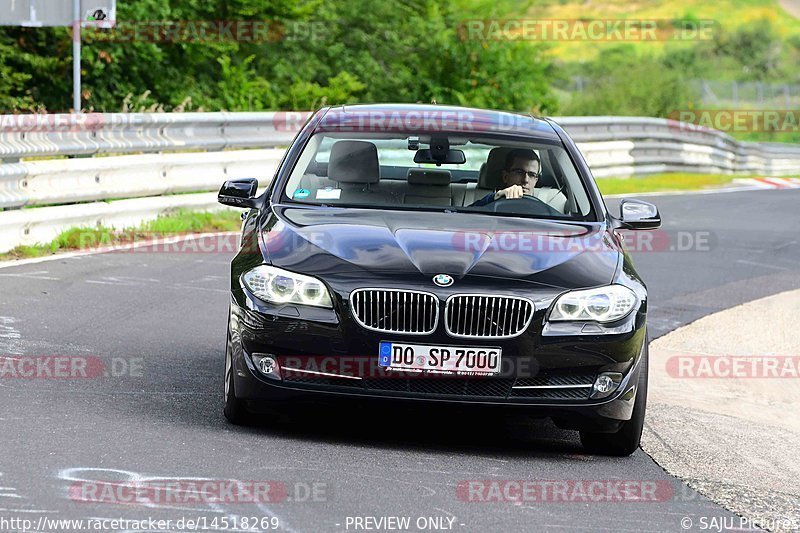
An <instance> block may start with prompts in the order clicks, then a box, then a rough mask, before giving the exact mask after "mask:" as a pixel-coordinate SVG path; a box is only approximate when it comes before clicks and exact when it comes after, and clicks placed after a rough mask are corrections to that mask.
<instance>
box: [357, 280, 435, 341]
mask: <svg viewBox="0 0 800 533" xmlns="http://www.w3.org/2000/svg"><path fill="white" fill-rule="evenodd" d="M373 301H374V302H375V305H374V306H373V305H372V302H373ZM350 302H351V309H352V312H353V316H354V317H355V319H356V322H358V323H359V324H360V325H361V326H363V327H365V328H367V329H371V330H374V331H382V332H386V333H407V334H411V335H429V334H431V333H433V332H434V331H435V330H436V326H437V324H438V321H439V305H438V304H439V300H438V299H437V298H436V296H435V295H433V294H431V293H428V292H422V291H412V290H401V289H356V290H354V291H353V292H352V294H351V295H350ZM363 302H368V304H367V305H364V304H363Z"/></svg>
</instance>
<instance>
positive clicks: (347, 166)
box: [328, 141, 381, 183]
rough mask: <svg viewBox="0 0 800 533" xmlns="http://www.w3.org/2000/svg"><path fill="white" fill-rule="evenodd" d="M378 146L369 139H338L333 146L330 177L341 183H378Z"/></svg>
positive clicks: (379, 175) (329, 167)
mask: <svg viewBox="0 0 800 533" xmlns="http://www.w3.org/2000/svg"><path fill="white" fill-rule="evenodd" d="M380 173H381V170H380V165H379V163H378V148H377V147H376V146H375V145H374V144H372V143H371V142H367V141H336V142H335V143H333V146H331V157H330V159H329V161H328V178H330V179H332V180H334V181H338V182H339V183H378V181H380V179H381V174H380Z"/></svg>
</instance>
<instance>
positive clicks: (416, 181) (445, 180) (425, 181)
mask: <svg viewBox="0 0 800 533" xmlns="http://www.w3.org/2000/svg"><path fill="white" fill-rule="evenodd" d="M450 179H451V175H450V171H449V170H434V169H430V168H409V169H408V184H409V185H438V186H443V185H450Z"/></svg>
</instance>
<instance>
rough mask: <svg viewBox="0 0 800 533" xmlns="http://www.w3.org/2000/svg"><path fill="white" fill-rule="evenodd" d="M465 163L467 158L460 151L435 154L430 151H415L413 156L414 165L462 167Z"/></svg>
mask: <svg viewBox="0 0 800 533" xmlns="http://www.w3.org/2000/svg"><path fill="white" fill-rule="evenodd" d="M466 162H467V156H465V155H464V152H462V151H461V150H447V151H446V152H443V153H435V152H434V151H432V150H428V149H422V150H417V153H415V154H414V163H435V164H436V165H441V164H448V165H463V164H464V163H466Z"/></svg>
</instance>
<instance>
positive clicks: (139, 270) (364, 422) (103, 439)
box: [0, 190, 800, 532]
mask: <svg viewBox="0 0 800 533" xmlns="http://www.w3.org/2000/svg"><path fill="white" fill-rule="evenodd" d="M651 200H652V201H654V202H655V203H657V205H659V207H660V208H661V213H662V217H663V219H664V221H665V223H664V230H665V233H664V234H663V235H666V236H668V237H669V239H668V243H669V246H675V245H678V246H688V245H687V243H686V241H687V240H688V237H685V236H684V237H679V236H678V235H681V234H682V233H681V232H683V233H686V234H690V235H699V236H700V241H701V243H703V244H702V245H701V246H699V247H694V249H692V250H689V251H672V252H670V251H660V252H648V253H645V252H641V253H637V254H636V262H637V267H638V268H639V271H640V272H641V273H642V275H643V276H644V277H645V279H646V281H647V283H648V285H649V289H650V294H651V302H650V305H651V308H650V309H651V311H650V324H651V332H652V333H653V335H654V336H659V335H662V334H664V333H665V332H667V331H669V330H671V329H673V328H675V327H677V326H680V325H682V324H686V323H688V322H690V321H692V320H694V319H696V318H698V317H700V316H703V315H705V314H708V313H711V312H714V311H717V310H720V309H724V308H727V307H730V306H732V305H735V304H738V303H741V302H745V301H748V300H752V299H754V298H758V297H761V296H765V295H768V294H773V293H776V292H780V291H783V290H787V289H794V288H798V287H800V244H798V239H800V237H798V229H799V228H800V214H799V213H798V209H797V205H798V202H799V201H800V191H797V190H781V191H756V192H739V193H726V194H714V195H692V196H672V197H666V196H665V197H658V198H653V199H651ZM612 203H614V202H613V201H609V204H612ZM679 239H683V240H684V242H682V243H678V240H679ZM706 242H707V243H708V244H709V246H708V247H706V246H705V243H706ZM669 246H667V248H669ZM229 258H230V254H225V253H216V254H212V253H206V254H203V253H191V254H186V253H184V254H173V253H153V254H144V253H111V254H101V255H91V256H83V257H76V258H65V259H59V260H56V261H51V262H46V263H40V264H30V265H23V266H14V267H11V268H4V269H0V355H5V356H9V355H10V356H12V357H25V356H28V357H46V356H80V357H83V358H84V359H82V361H88V362H89V375H91V374H92V373H93V372H95V371H96V370H97V369H99V371H98V372H99V374H98V377H97V378H96V379H55V378H54V379H31V378H22V377H20V378H12V377H6V378H0V529H2V530H14V528H13V527H9V526H6V527H2V522H1V520H2V519H3V518H6V519H8V518H11V517H17V518H27V519H30V520H33V521H34V524H38V520H39V517H42V516H46V517H48V518H52V519H67V518H89V517H94V518H116V517H127V518H130V519H145V518H148V517H152V518H172V519H173V520H177V519H180V518H181V517H192V518H199V517H206V520H207V521H208V522H207V523H209V524H210V523H211V520H212V519H213V518H214V517H217V519H219V518H221V517H227V518H228V519H229V520H232V519H233V518H234V517H266V516H273V517H277V518H276V520H277V521H278V522H279V524H280V529H281V530H285V531H345V530H349V531H354V530H357V529H355V527H354V522H353V517H367V516H370V517H375V518H380V517H386V516H408V517H410V518H411V530H412V531H413V530H417V528H416V526H417V524H416V521H417V519H418V518H419V517H444V518H450V519H452V526H451V528H452V530H454V531H532V530H548V531H559V530H562V531H585V530H591V531H603V530H607V531H637V532H639V531H682V530H684V529H682V527H681V523H682V522H681V521H682V519H684V517H686V516H689V517H690V518H692V519H693V523H694V524H695V526H694V529H693V530H695V531H699V530H700V529H699V524H700V521H699V519H700V517H704V516H705V517H716V518H718V519H721V518H723V517H725V518H727V519H729V520H730V519H731V518H732V517H733V515H731V514H730V513H727V512H726V511H724V510H722V509H721V508H719V507H717V506H716V505H714V504H713V503H711V502H709V501H708V500H706V499H704V498H703V497H701V496H699V495H697V494H696V493H694V492H693V491H691V490H690V489H688V488H685V487H684V486H683V484H681V483H680V482H679V481H677V480H675V479H674V478H671V477H670V476H668V475H667V474H665V473H664V471H663V470H662V469H661V468H660V467H659V466H658V465H656V464H655V463H654V462H653V461H652V460H651V459H650V458H649V457H648V456H647V455H646V454H644V453H643V452H641V451H639V452H637V453H636V454H634V455H633V456H632V457H629V458H622V459H617V458H603V457H593V456H589V455H585V454H584V453H583V452H582V449H581V446H580V443H579V441H578V438H577V434H574V433H571V432H565V431H560V430H558V429H556V428H554V427H553V426H552V425H551V424H550V423H549V422H541V421H535V420H528V419H527V418H526V417H523V416H520V415H506V414H505V413H502V412H501V411H498V410H496V409H494V410H488V411H484V410H481V411H473V410H470V409H453V408H441V407H437V408H433V407H422V406H417V405H414V406H412V407H408V408H402V407H394V406H391V407H387V406H386V404H380V405H364V404H360V405H359V404H352V403H342V402H336V403H327V404H322V405H320V406H319V407H318V408H317V409H316V410H313V411H310V410H301V411H297V412H294V413H292V418H291V419H286V418H277V419H275V420H274V421H271V422H270V423H269V424H267V425H265V426H263V427H258V428H247V429H243V428H237V427H233V426H230V425H228V424H226V422H225V421H224V419H223V418H222V413H221V399H222V392H221V391H222V380H221V376H222V371H223V347H224V340H225V320H226V313H227V302H228V290H227V288H226V287H227V272H228V261H229ZM742 327H747V325H746V324H743V325H742ZM95 357H96V358H98V359H97V360H96V359H93V358H95ZM98 361H99V363H98ZM97 365H101V366H97ZM104 374H107V375H104ZM151 478H166V479H169V480H175V479H176V478H182V479H184V483H188V482H189V481H190V480H192V479H197V478H211V479H238V480H245V481H275V482H280V483H285V484H286V485H285V487H286V488H287V490H288V493H289V496H290V499H292V500H293V501H282V502H279V503H270V504H266V505H265V504H250V503H208V502H194V501H192V498H190V497H187V498H185V500H186V501H181V502H175V501H170V502H164V501H161V502H157V503H150V504H147V505H144V504H141V503H139V504H122V503H120V500H121V499H123V498H124V497H125V495H121V494H119V493H118V494H113V493H104V492H103V490H100V491H99V492H97V493H93V492H91V491H92V490H96V489H98V487H100V488H101V489H103V488H108V487H112V485H102V484H101V485H98V484H96V483H92V482H94V481H107V482H124V481H137V480H138V481H139V482H143V481H145V480H148V479H151ZM484 479H514V480H519V479H526V480H572V481H573V482H578V481H580V480H612V479H624V480H642V481H654V482H659V483H664V482H666V483H670V484H671V485H672V488H673V490H672V492H671V493H670V494H669V497H667V498H666V499H664V501H658V502H635V501H628V502H624V503H619V502H602V503H591V504H590V503H584V502H564V501H560V502H548V503H533V502H528V503H521V504H514V503H497V502H494V503H473V502H465V501H462V500H461V499H459V497H458V496H457V493H456V487H457V486H458V484H459V483H460V482H462V481H465V480H484ZM276 486H277V485H276ZM87 487H88V488H89V489H90V490H89V492H86V491H87ZM308 488H314V489H315V490H316V500H318V501H313V502H312V501H302V500H304V497H305V496H306V492H307V491H306V489H308ZM81 491H83V492H81ZM87 494H89V497H94V498H99V499H101V500H103V501H101V502H92V503H87V502H81V501H76V500H79V499H80V498H82V497H85V496H86V495H87ZM91 494H95V496H91ZM298 500H301V501H298ZM348 517H350V518H349V519H348ZM348 520H349V521H348ZM229 523H232V522H229ZM730 523H731V522H728V524H730ZM348 524H349V526H348ZM362 524H365V525H366V523H362ZM371 524H372V523H370V525H371ZM443 524H444V526H445V527H446V526H447V525H448V521H447V520H445V521H444V523H443ZM239 525H240V526H241V523H240V524H239ZM17 529H20V528H17ZM45 529H48V528H45ZM65 529H68V530H73V529H74V526H73V527H72V528H69V527H68V528H63V529H61V530H65ZM146 529H148V528H146V527H145V528H140V530H146ZM156 529H157V528H156ZM240 529H242V528H241V527H240ZM429 529H431V530H432V529H433V528H429ZM48 530H50V531H57V530H59V529H58V528H56V527H53V526H51V527H50V528H49V529H48ZM251 530H252V529H251Z"/></svg>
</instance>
